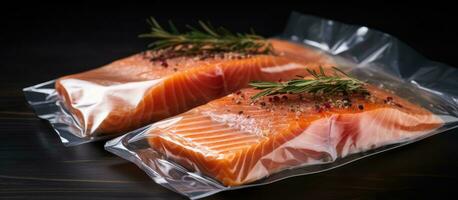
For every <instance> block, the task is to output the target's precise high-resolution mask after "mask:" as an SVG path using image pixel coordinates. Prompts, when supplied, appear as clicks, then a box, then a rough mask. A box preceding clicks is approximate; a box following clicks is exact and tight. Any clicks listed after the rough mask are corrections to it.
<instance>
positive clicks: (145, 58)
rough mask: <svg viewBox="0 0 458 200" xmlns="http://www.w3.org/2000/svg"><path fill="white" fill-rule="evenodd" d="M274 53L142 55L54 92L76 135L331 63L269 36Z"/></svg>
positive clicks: (111, 129) (71, 79) (135, 124)
mask: <svg viewBox="0 0 458 200" xmlns="http://www.w3.org/2000/svg"><path fill="white" fill-rule="evenodd" d="M270 41H271V43H272V45H273V48H274V50H275V52H276V54H274V55H252V56H245V57H241V56H240V55H237V54H233V53H227V54H223V55H220V56H217V57H211V58H206V59H199V58H197V57H194V58H193V57H181V58H173V59H169V60H167V62H166V63H164V62H152V61H151V60H150V57H149V54H148V52H147V53H141V54H137V55H133V56H131V57H128V58H125V59H121V60H118V61H115V62H113V63H111V64H108V65H106V66H103V67H100V68H98V69H94V70H91V71H87V72H83V73H79V74H74V75H69V76H65V77H62V78H60V79H58V80H57V81H56V84H55V87H56V90H57V92H58V94H59V96H60V97H61V99H62V100H63V102H64V104H65V107H66V108H67V109H68V110H69V111H70V112H71V113H72V114H73V116H75V119H76V120H77V121H78V123H79V124H80V125H81V127H82V131H81V135H79V136H80V137H86V136H91V135H95V134H104V135H106V134H116V133H122V132H126V131H130V130H133V129H136V128H139V127H141V126H143V125H146V124H149V123H151V122H155V121H157V120H160V119H163V118H166V117H171V116H173V115H176V114H179V113H182V112H184V111H187V110H189V109H191V108H193V107H195V106H198V105H202V104H204V103H206V102H208V101H210V100H213V99H216V98H219V97H222V96H224V95H227V94H229V93H231V92H234V91H236V90H238V89H240V88H243V87H245V86H246V85H247V83H248V82H249V81H251V80H278V79H288V78H292V77H294V76H295V75H298V74H299V75H300V74H303V73H304V70H303V69H304V67H308V68H312V69H313V68H317V67H318V66H324V67H326V66H331V65H333V63H332V61H331V60H330V59H329V58H328V57H327V56H325V55H324V54H322V53H320V52H318V51H316V50H312V49H309V48H305V47H303V46H302V45H298V44H293V43H290V42H287V41H282V40H270Z"/></svg>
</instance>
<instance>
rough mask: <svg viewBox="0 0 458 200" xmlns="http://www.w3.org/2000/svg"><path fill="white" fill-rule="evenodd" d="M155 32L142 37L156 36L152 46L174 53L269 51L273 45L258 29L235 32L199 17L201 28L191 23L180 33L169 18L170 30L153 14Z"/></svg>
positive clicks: (258, 52)
mask: <svg viewBox="0 0 458 200" xmlns="http://www.w3.org/2000/svg"><path fill="white" fill-rule="evenodd" d="M148 23H149V24H150V25H151V32H149V33H145V34H141V35H139V37H141V38H153V39H156V41H154V42H153V43H151V44H149V45H148V46H149V47H150V48H152V50H164V51H165V52H168V53H169V54H172V56H170V57H178V56H188V55H196V54H201V53H220V52H237V53H241V54H269V53H272V52H273V48H272V45H271V44H270V43H269V42H268V41H267V40H266V39H265V38H263V37H262V36H259V35H256V34H254V33H251V34H247V33H243V34H242V33H232V32H230V31H228V30H227V29H225V28H223V27H219V28H214V27H213V26H212V25H211V24H210V23H204V22H202V21H199V25H200V29H197V28H194V27H192V26H189V25H188V26H187V28H188V29H189V30H188V31H187V32H184V33H180V32H179V31H178V29H177V28H176V26H175V25H174V24H173V23H172V22H171V21H169V27H170V31H167V30H166V29H164V28H162V26H161V25H160V24H159V23H158V22H157V21H156V20H155V19H154V18H152V17H151V18H150V19H149V20H148Z"/></svg>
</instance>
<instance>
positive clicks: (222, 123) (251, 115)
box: [138, 85, 443, 186]
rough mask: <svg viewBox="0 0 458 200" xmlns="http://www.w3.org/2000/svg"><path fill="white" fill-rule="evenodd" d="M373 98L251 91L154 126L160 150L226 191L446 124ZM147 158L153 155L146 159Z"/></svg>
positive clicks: (150, 135)
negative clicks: (213, 180) (323, 96)
mask: <svg viewBox="0 0 458 200" xmlns="http://www.w3.org/2000/svg"><path fill="white" fill-rule="evenodd" d="M367 87H368V90H369V91H371V95H370V96H362V95H352V96H350V97H341V96H335V97H332V98H330V99H323V98H318V97H316V96H307V95H289V94H286V95H277V96H267V97H262V98H260V99H259V100H257V101H255V102H252V100H250V98H249V97H250V96H253V95H254V94H256V93H257V92H259V91H258V90H253V89H243V90H241V91H240V92H237V93H234V94H230V95H228V96H225V97H223V98H220V99H217V100H214V101H211V102H209V103H208V104H205V105H202V106H199V107H196V108H194V109H192V110H190V111H188V112H185V113H183V114H180V115H178V116H175V117H172V118H169V119H167V120H163V121H160V122H158V123H155V124H153V125H152V126H151V127H150V128H149V129H148V130H147V132H146V135H145V137H146V138H147V141H148V143H149V145H150V148H152V149H154V151H156V152H159V153H160V154H162V155H164V156H165V157H166V159H169V160H172V161H174V162H176V163H178V164H180V165H182V166H184V167H185V168H187V169H188V170H190V171H195V172H199V173H201V174H203V175H206V176H208V177H211V178H213V179H215V180H217V181H219V182H220V183H222V184H223V185H225V186H238V185H243V184H247V183H251V182H254V181H257V180H259V179H262V178H264V177H267V176H269V175H271V174H273V173H276V172H279V171H281V170H284V169H291V168H295V167H300V166H306V165H315V164H323V163H329V162H333V161H335V160H336V159H339V158H343V157H346V156H348V155H351V154H355V153H359V152H364V151H367V150H371V149H375V148H378V147H381V146H384V145H388V144H395V143H401V142H405V141H409V140H413V139H415V138H419V137H421V136H424V135H425V134H427V133H430V132H431V131H434V130H435V129H437V128H439V127H441V126H442V124H443V121H442V120H441V119H440V118H439V117H437V116H435V115H434V114H432V113H431V112H430V111H428V110H426V109H424V108H422V107H420V106H418V105H416V104H414V103H411V102H409V101H407V100H405V99H403V98H401V97H398V96H396V95H394V94H392V93H391V92H387V91H384V90H382V89H379V88H377V87H375V86H370V85H368V86H367ZM138 155H139V156H140V159H142V160H147V158H142V156H147V155H146V154H141V153H139V154H138Z"/></svg>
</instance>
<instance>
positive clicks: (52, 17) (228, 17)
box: [0, 1, 458, 199]
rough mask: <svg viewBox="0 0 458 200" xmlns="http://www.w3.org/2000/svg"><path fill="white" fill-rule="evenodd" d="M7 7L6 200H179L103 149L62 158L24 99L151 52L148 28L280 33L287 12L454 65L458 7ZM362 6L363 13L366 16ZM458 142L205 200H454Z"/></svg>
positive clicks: (2, 137) (3, 30) (67, 151)
mask: <svg viewBox="0 0 458 200" xmlns="http://www.w3.org/2000/svg"><path fill="white" fill-rule="evenodd" d="M14 3H16V5H2V6H1V8H0V12H1V18H0V23H1V24H0V58H1V62H0V199H1V198H5V199H105V198H116V199H117V198H119V199H133V198H138V199H158V198H163V199H180V198H182V197H181V196H179V195H177V194H174V193H173V192H170V191H168V190H167V189H164V188H162V187H161V186H159V185H157V184H155V183H154V182H153V181H151V180H150V179H149V178H148V177H147V176H146V174H144V173H143V172H142V171H141V170H139V169H138V168H137V167H136V166H135V165H133V164H131V163H129V162H127V161H124V160H122V159H120V158H117V157H115V156H113V155H111V154H110V153H108V152H106V151H104V150H103V144H104V143H103V142H96V143H91V144H86V145H82V146H77V147H70V148H65V147H63V145H62V144H61V143H60V141H59V139H58V138H57V135H56V134H55V133H54V132H53V131H52V129H51V128H50V126H49V125H48V124H47V123H46V122H44V121H41V120H39V119H37V118H36V117H35V116H34V114H33V112H32V111H31V109H30V108H29V107H28V106H27V104H26V102H25V100H24V97H23V95H22V92H21V89H22V88H23V87H26V86H30V85H33V84H37V83H41V82H44V81H47V80H51V79H55V78H57V77H60V76H63V75H66V74H71V73H75V72H80V71H84V70H87V69H91V68H94V67H97V66H100V65H102V64H106V63H108V62H110V61H113V60H115V59H118V58H122V57H125V56H128V55H130V54H134V53H136V52H139V51H141V50H144V49H145V46H146V44H147V40H143V39H138V38H137V35H138V34H139V33H142V32H146V31H147V30H148V29H147V25H146V23H145V19H146V18H147V17H148V16H155V17H156V18H157V19H158V20H159V21H160V22H166V21H167V20H168V19H172V20H173V21H174V22H175V23H176V24H177V25H178V26H179V27H180V26H183V25H184V24H195V21H196V20H208V21H211V22H212V24H214V25H224V26H225V27H227V28H228V29H230V30H234V31H238V32H244V31H248V30H249V28H250V27H253V28H254V29H255V30H256V32H257V33H258V34H262V35H264V36H273V35H276V34H279V33H281V32H282V30H283V28H284V26H285V23H286V21H287V18H288V16H289V14H290V13H291V11H293V10H295V11H299V12H302V13H305V14H312V15H317V16H321V17H325V18H330V19H334V20H338V21H342V22H346V23H351V24H358V25H365V26H368V27H370V28H374V29H378V30H381V31H383V32H386V33H389V34H391V35H394V36H396V37H398V38H399V39H401V40H402V41H404V42H406V43H407V44H408V45H410V46H411V47H413V48H414V49H416V50H418V51H419V52H420V53H421V54H423V55H425V56H426V57H428V58H430V59H432V60H436V61H440V62H444V63H448V64H450V65H452V66H458V60H457V59H456V57H457V51H456V49H457V46H458V39H457V38H458V37H457V36H458V32H457V30H456V26H457V22H456V16H455V15H456V12H457V11H456V10H455V6H453V5H441V6H440V7H439V6H431V5H417V4H416V5H411V4H404V5H395V4H386V3H382V2H379V1H371V2H369V1H368V2H366V3H359V4H357V3H346V4H338V5H335V4H333V5H327V4H318V5H315V4H310V3H287V2H276V3H258V4H247V3H246V2H240V3H237V2H216V1H215V2H214V3H211V2H208V3H205V4H200V5H196V4H183V3H179V2H170V1H164V2H162V1H151V2H150V3H148V4H145V3H128V4H126V3H124V4H116V3H106V4H101V5H94V3H88V2H87V3H80V4H77V5H66V4H60V5H59V4H56V3H54V4H50V5H43V4H35V5H34V4H30V3H27V2H14ZM361 6H366V7H365V8H363V7H361ZM457 133H458V132H457V131H456V130H452V131H448V132H446V133H443V134H440V135H437V136H433V137H431V138H428V139H425V140H423V141H420V142H418V143H415V144H412V145H408V146H406V147H402V148H399V149H396V150H393V151H389V152H385V153H383V154H379V155H376V156H372V157H370V158H366V159H363V160H360V161H357V162H354V163H351V164H349V165H346V166H344V167H341V168H338V169H335V170H332V171H329V172H324V173H320V174H315V175H310V176H302V177H296V178H290V179H287V180H284V181H280V182H277V183H274V184H270V185H267V186H262V187H256V188H251V189H242V190H237V191H228V192H223V193H220V194H217V195H214V196H212V197H210V198H209V199H253V198H260V199H280V198H287V199H290V198H291V199H305V198H311V199H318V198H319V199H410V198H429V197H440V198H445V197H449V198H453V197H454V196H452V195H456V194H457V193H458V192H456V190H457V189H456V188H457V187H456V185H458V184H457V183H458V173H457V170H458V160H457V158H458V145H457V144H458V136H457V135H456V134H457Z"/></svg>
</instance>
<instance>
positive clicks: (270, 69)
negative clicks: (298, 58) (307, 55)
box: [261, 63, 305, 73]
mask: <svg viewBox="0 0 458 200" xmlns="http://www.w3.org/2000/svg"><path fill="white" fill-rule="evenodd" d="M295 69H305V65H301V64H298V63H288V64H285V65H278V66H273V67H264V68H262V69H261V71H262V72H267V73H279V72H285V71H289V70H295Z"/></svg>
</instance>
